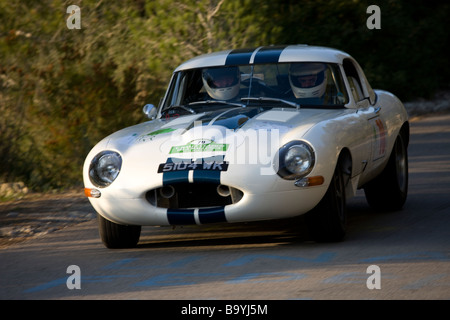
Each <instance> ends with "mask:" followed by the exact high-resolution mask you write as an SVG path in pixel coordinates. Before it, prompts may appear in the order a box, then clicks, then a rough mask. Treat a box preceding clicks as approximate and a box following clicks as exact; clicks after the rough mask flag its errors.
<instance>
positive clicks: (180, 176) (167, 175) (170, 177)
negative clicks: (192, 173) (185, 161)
mask: <svg viewBox="0 0 450 320" xmlns="http://www.w3.org/2000/svg"><path fill="white" fill-rule="evenodd" d="M183 182H189V171H187V170H184V171H170V172H164V174H163V186H167V185H170V184H174V183H183Z"/></svg>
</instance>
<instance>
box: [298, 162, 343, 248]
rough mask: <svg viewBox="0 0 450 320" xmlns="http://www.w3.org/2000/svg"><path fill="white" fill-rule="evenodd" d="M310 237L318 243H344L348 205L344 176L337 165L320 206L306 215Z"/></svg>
mask: <svg viewBox="0 0 450 320" xmlns="http://www.w3.org/2000/svg"><path fill="white" fill-rule="evenodd" d="M306 223H307V225H308V230H309V233H310V236H311V237H312V238H313V240H315V241H317V242H337V241H342V240H343V239H344V237H345V234H346V224H347V204H346V196H345V183H344V174H343V169H342V166H341V165H340V162H338V164H337V165H336V169H335V171H334V174H333V178H332V180H331V182H330V186H329V187H328V190H327V192H326V194H325V196H324V197H323V198H322V200H321V201H320V202H319V204H318V205H317V206H316V207H315V208H314V209H313V210H312V211H310V212H308V213H307V214H306Z"/></svg>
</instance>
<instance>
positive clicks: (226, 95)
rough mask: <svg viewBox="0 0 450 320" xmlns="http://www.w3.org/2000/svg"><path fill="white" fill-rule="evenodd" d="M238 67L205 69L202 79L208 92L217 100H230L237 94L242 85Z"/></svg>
mask: <svg viewBox="0 0 450 320" xmlns="http://www.w3.org/2000/svg"><path fill="white" fill-rule="evenodd" d="M240 79H241V77H240V73H239V68H238V67H225V68H207V69H203V72H202V80H203V85H204V86H205V89H206V92H208V94H209V96H210V97H211V98H213V99H216V100H230V99H233V98H234V97H236V96H237V94H238V93H239V87H240Z"/></svg>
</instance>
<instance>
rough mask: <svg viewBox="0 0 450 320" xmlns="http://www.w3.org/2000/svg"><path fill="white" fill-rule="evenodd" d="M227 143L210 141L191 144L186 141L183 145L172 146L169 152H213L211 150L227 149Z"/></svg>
mask: <svg viewBox="0 0 450 320" xmlns="http://www.w3.org/2000/svg"><path fill="white" fill-rule="evenodd" d="M227 149H228V144H226V143H215V142H210V143H207V144H192V143H188V144H185V145H183V146H174V147H172V148H171V149H170V152H169V153H186V152H213V151H227Z"/></svg>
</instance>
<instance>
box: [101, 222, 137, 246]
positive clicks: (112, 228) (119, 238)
mask: <svg viewBox="0 0 450 320" xmlns="http://www.w3.org/2000/svg"><path fill="white" fill-rule="evenodd" d="M97 220H98V229H99V233H100V238H101V239H102V242H103V244H104V245H105V246H106V247H107V248H110V249H119V248H134V247H136V245H137V243H138V242H139V237H140V236H141V226H127V225H121V224H117V223H114V222H111V221H109V220H107V219H105V218H103V217H102V216H101V215H99V214H98V215H97Z"/></svg>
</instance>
